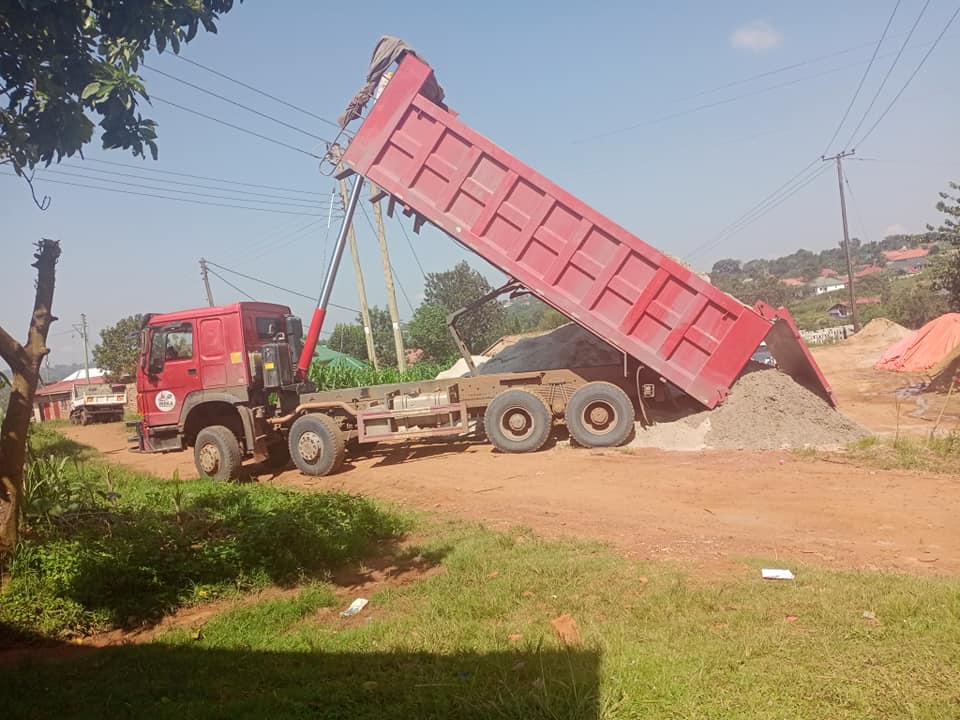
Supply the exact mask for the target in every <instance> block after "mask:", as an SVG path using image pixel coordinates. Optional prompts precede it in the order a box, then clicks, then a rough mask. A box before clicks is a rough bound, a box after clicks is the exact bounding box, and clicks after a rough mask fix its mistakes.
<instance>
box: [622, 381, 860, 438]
mask: <svg viewBox="0 0 960 720" xmlns="http://www.w3.org/2000/svg"><path fill="white" fill-rule="evenodd" d="M867 435H869V432H868V431H867V430H866V429H864V428H863V427H861V426H860V425H858V424H857V423H855V422H854V421H853V420H851V419H850V418H848V417H846V416H845V415H844V414H843V413H841V412H838V411H837V410H835V409H833V408H832V407H830V406H829V405H828V404H827V403H826V402H824V401H823V400H822V399H821V398H820V397H819V396H817V395H815V394H814V393H812V392H810V391H809V390H807V389H806V388H805V387H803V386H802V385H800V384H798V383H797V382H795V381H794V380H793V378H791V377H790V376H789V375H786V374H784V373H782V372H780V371H779V370H775V369H771V368H763V367H762V366H758V365H755V364H751V365H749V366H748V367H747V369H746V370H745V371H744V372H743V374H741V376H740V378H739V379H738V380H737V382H736V383H735V384H734V386H733V387H732V388H731V390H730V394H729V395H728V396H727V398H726V400H724V402H723V404H721V405H720V406H718V407H717V408H715V409H713V410H703V411H700V412H695V413H692V414H690V415H686V416H685V417H681V418H679V419H674V420H672V421H665V422H658V423H656V424H655V425H653V426H652V427H649V428H644V427H640V426H638V427H637V436H636V439H635V440H634V441H633V443H632V444H633V445H634V446H636V447H657V448H661V449H664V450H702V449H705V448H715V449H732V450H779V449H783V448H803V447H815V448H821V449H832V448H840V447H844V446H846V445H847V444H849V443H851V442H853V441H854V440H858V439H859V438H862V437H865V436H867Z"/></svg>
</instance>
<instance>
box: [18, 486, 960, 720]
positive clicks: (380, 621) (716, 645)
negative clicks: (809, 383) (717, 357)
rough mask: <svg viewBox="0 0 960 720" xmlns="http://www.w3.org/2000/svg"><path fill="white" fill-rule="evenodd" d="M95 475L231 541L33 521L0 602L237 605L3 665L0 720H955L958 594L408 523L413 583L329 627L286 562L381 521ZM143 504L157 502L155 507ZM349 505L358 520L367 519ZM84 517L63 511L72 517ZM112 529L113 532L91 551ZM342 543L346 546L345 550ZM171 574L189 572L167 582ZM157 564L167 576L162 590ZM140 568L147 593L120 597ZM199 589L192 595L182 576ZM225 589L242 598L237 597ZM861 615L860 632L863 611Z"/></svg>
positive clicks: (331, 607)
mask: <svg viewBox="0 0 960 720" xmlns="http://www.w3.org/2000/svg"><path fill="white" fill-rule="evenodd" d="M115 472H116V473H117V475H116V477H114V478H113V479H112V480H111V482H113V483H114V484H115V485H114V486H115V487H116V488H118V492H120V493H121V499H120V500H118V501H117V504H118V505H120V504H123V505H124V507H130V508H132V509H133V510H135V514H136V515H137V516H138V517H139V516H146V517H147V518H148V520H149V523H150V525H149V527H150V528H151V533H153V534H156V533H160V536H161V537H167V538H169V537H171V534H172V537H173V538H174V539H176V537H177V536H176V533H178V532H180V527H181V523H180V521H178V519H177V518H178V513H185V512H189V513H190V515H189V517H188V516H187V515H180V517H181V518H182V519H184V523H183V525H184V526H187V527H190V526H191V524H190V518H199V517H201V516H202V517H203V518H204V522H211V521H212V518H213V517H214V516H213V515H210V514H206V513H211V512H215V513H218V515H217V517H218V518H219V517H222V518H223V519H222V520H221V521H220V523H221V524H222V525H223V526H224V527H230V528H232V530H231V533H230V534H226V535H224V536H223V537H224V539H228V538H229V539H230V540H229V542H226V544H225V545H224V544H221V543H220V542H219V541H218V542H212V543H210V544H209V546H207V545H206V544H205V543H206V537H207V536H204V535H201V536H200V538H201V540H200V543H199V544H200V547H196V544H197V543H194V544H193V545H191V548H192V549H191V551H190V553H188V554H184V555H176V556H175V557H176V562H173V561H168V560H167V559H166V558H165V557H162V556H161V554H159V553H157V552H153V551H150V552H148V551H147V550H144V549H141V546H142V547H143V548H147V549H150V548H155V547H156V546H155V544H154V541H152V540H151V539H150V538H151V537H152V536H153V535H152V534H151V535H149V536H148V535H147V534H146V533H143V534H139V533H133V534H129V535H125V536H123V537H125V540H124V542H123V543H121V544H120V545H119V546H117V545H114V544H111V543H109V542H107V541H106V540H105V537H106V536H105V534H103V533H101V534H100V535H98V536H97V537H98V538H99V542H100V543H102V544H101V545H96V547H97V548H100V549H101V550H102V551H104V552H108V553H110V554H109V555H108V556H103V557H100V556H99V555H97V554H96V553H90V554H85V553H83V552H79V551H76V550H74V549H72V548H71V547H70V546H69V543H70V542H72V541H73V538H74V535H73V534H71V533H72V532H73V531H75V530H76V528H74V529H73V530H71V526H69V525H65V524H64V523H65V521H64V519H62V518H57V517H53V518H52V519H50V520H44V521H43V522H51V523H53V524H54V526H55V528H56V532H55V533H54V532H53V531H52V530H50V531H44V532H50V533H53V535H52V536H49V537H48V536H42V537H41V536H39V535H38V536H37V537H34V538H31V540H30V541H29V542H30V544H31V545H32V546H33V547H35V549H36V551H37V552H42V553H44V560H43V562H42V563H40V565H39V566H38V567H39V568H40V570H41V571H42V572H38V571H36V570H32V569H31V570H30V571H29V572H27V573H25V575H24V574H20V573H15V575H14V584H13V585H10V586H8V588H7V590H6V592H5V594H4V595H3V596H0V597H2V605H0V607H8V601H7V597H8V595H10V594H11V593H14V594H15V595H18V596H19V597H21V598H24V599H25V600H32V602H33V603H35V604H34V605H33V606H32V607H34V608H37V607H46V606H47V605H48V604H49V605H50V606H52V607H55V603H56V602H57V601H59V600H63V601H71V602H76V601H77V597H78V595H77V594H76V592H77V588H85V595H84V597H86V598H87V604H82V603H80V604H79V607H80V608H81V609H82V610H83V611H84V612H88V611H90V610H91V608H96V607H101V606H103V607H106V608H113V609H116V605H117V602H118V598H121V597H127V598H132V597H140V598H146V599H151V600H150V602H147V601H146V600H141V601H139V602H136V603H135V604H134V605H135V607H137V608H144V609H145V608H149V609H150V610H151V611H152V610H153V609H158V610H159V611H161V612H162V611H166V610H169V609H171V608H172V607H176V606H178V605H182V604H184V603H187V604H189V603H192V602H197V601H199V600H200V598H198V593H197V592H195V591H194V590H192V588H194V587H204V588H211V589H214V590H215V591H216V592H233V593H234V594H235V595H236V597H237V602H235V603H232V604H230V603H228V604H227V606H226V607H225V609H224V610H223V611H222V612H220V613H219V614H218V615H215V616H213V617H211V618H209V619H207V620H206V621H205V622H204V623H203V624H202V626H199V625H194V624H188V625H186V626H183V627H181V628H179V629H175V630H172V631H169V632H167V633H166V634H164V635H161V636H160V637H159V638H158V639H157V640H156V641H154V642H152V643H149V644H143V645H131V646H124V647H119V648H111V649H105V650H95V649H84V648H83V647H78V646H75V645H72V644H67V643H65V644H64V645H63V650H62V655H63V656H62V657H61V658H60V659H58V660H56V661H49V660H47V661H40V660H35V661H27V662H25V663H22V664H19V665H17V666H16V667H14V668H11V669H7V671H6V672H5V673H3V674H2V675H0V697H4V698H5V705H4V710H5V712H6V714H7V715H8V716H11V717H92V718H98V719H99V718H102V717H110V718H114V717H130V718H139V717H156V718H174V719H176V720H181V719H183V718H264V717H303V718H350V719H351V720H353V719H356V720H361V719H364V718H448V717H457V718H523V719H527V718H604V719H608V718H609V719H615V718H616V719H619V718H677V719H678V720H679V719H681V718H683V719H687V718H734V719H736V718H762V719H773V718H784V719H786V718H790V719H793V718H797V719H800V720H805V719H811V720H812V719H813V718H818V719H819V718H831V719H834V718H837V719H848V718H888V717H890V718H892V717H909V718H917V719H926V718H929V719H930V720H933V719H937V720H939V719H940V718H947V717H957V716H958V715H960V581H958V580H957V579H931V578H918V577H910V576H899V575H891V574H881V573H862V572H839V571H831V570H825V569H822V568H818V567H815V566H810V565H805V564H799V565H798V564H796V563H792V564H790V565H789V566H790V567H792V569H793V570H794V571H795V572H796V575H797V579H796V580H795V581H792V582H770V581H762V580H761V579H760V577H759V568H760V567H763V566H768V565H771V564H772V565H774V566H782V565H783V564H784V561H783V560H782V559H780V560H774V559H767V560H765V561H764V560H762V559H752V560H744V561H743V564H742V566H741V567H740V568H739V569H734V570H728V571H725V572H726V574H725V575H724V576H722V577H720V576H718V575H716V574H715V573H716V571H714V574H713V575H709V576H707V577H703V578H701V577H698V575H697V573H696V572H689V571H684V570H681V569H679V568H676V567H672V566H668V565H665V564H658V563H635V562H632V561H628V560H625V559H623V558H622V557H621V556H620V555H619V554H618V553H616V552H614V551H612V550H611V549H610V548H608V547H605V546H602V545H598V544H591V543H583V542H573V541H560V542H558V541H546V540H544V539H541V538H538V537H536V536H535V535H534V534H533V533H531V532H530V531H528V530H525V529H522V528H518V529H514V530H512V531H510V532H507V533H495V532H491V531H488V530H486V529H484V528H483V527H482V526H479V525H468V524H465V523H460V522H443V521H441V520H436V521H429V520H421V521H420V522H419V527H418V545H417V546H416V547H407V548H404V549H403V551H402V555H401V556H400V557H399V558H395V560H394V562H395V563H396V564H399V565H404V564H406V565H408V566H410V567H419V568H421V569H424V570H429V572H428V573H423V574H422V575H421V576H419V578H418V579H417V580H416V581H413V582H407V583H406V584H397V585H390V584H389V583H388V584H387V586H386V587H383V588H382V589H380V590H379V591H376V592H373V593H365V596H366V597H368V598H369V599H370V601H371V602H370V605H369V606H368V607H367V608H366V609H365V610H364V611H363V612H362V613H361V614H360V615H358V616H356V617H354V618H350V619H341V618H340V617H339V615H338V611H339V610H340V609H342V608H343V607H344V606H345V605H347V604H348V603H349V601H350V600H352V599H353V597H354V596H355V593H351V594H349V595H348V594H346V593H344V592H339V591H338V589H337V587H336V586H335V585H332V584H330V582H328V581H326V580H324V577H323V573H322V572H319V573H313V574H312V575H307V576H304V575H303V573H302V572H301V571H300V570H298V569H297V568H298V567H299V568H302V569H304V570H308V569H309V568H311V567H315V565H314V563H312V562H311V560H315V559H316V558H317V554H318V553H320V554H321V555H322V556H323V562H322V563H321V565H322V566H324V567H329V566H330V565H331V564H332V563H336V562H342V561H343V560H344V559H346V558H348V557H355V556H357V555H358V554H360V553H361V552H362V549H363V548H369V540H370V539H371V538H372V537H378V536H386V537H395V536H396V534H397V532H399V530H400V528H401V527H405V525H404V524H403V523H402V521H400V520H398V519H396V518H395V517H393V516H385V515H382V514H381V515H376V516H374V517H376V518H378V519H376V520H369V523H368V522H357V520H356V518H357V517H358V516H357V515H356V514H351V513H350V512H348V513H347V514H346V516H345V517H346V518H353V519H352V520H346V521H345V524H342V523H340V522H337V523H334V527H333V530H332V533H331V532H329V530H330V528H328V527H327V526H325V525H324V526H323V527H321V528H320V529H319V530H318V529H317V527H318V526H317V523H316V516H314V515H313V514H312V511H311V508H313V507H314V506H312V505H310V504H309V503H308V504H307V505H305V506H304V505H301V504H300V503H299V502H298V501H297V500H296V499H295V498H294V497H291V496H293V495H294V494H293V493H282V492H278V491H274V490H271V488H259V489H258V488H256V487H235V486H225V485H212V484H200V483H198V484H187V483H181V484H180V485H179V487H180V488H181V490H180V492H181V493H182V494H181V496H180V497H181V499H180V500H177V499H176V498H177V495H176V493H177V492H178V491H177V487H178V486H177V484H176V483H171V482H169V481H168V482H166V483H164V482H163V481H159V480H153V481H150V482H148V479H146V478H142V477H137V476H134V477H127V476H126V475H123V474H122V473H121V471H119V470H116V471H115ZM184 488H186V489H187V490H186V491H184V490H183V489H184ZM161 491H162V492H163V493H167V494H163V495H156V494H155V493H157V492H161ZM260 493H264V494H263V495H261V494H260ZM187 496H189V498H188V499H185V498H187ZM298 497H301V498H311V497H320V498H326V500H325V501H324V502H325V503H329V502H332V500H331V498H341V499H340V500H339V501H338V502H343V501H345V498H342V496H325V495H317V496H313V495H301V496H298ZM241 498H246V500H243V499H241ZM178 502H179V503H180V505H179V507H181V510H179V511H178V510H177V507H178V505H177V503H178ZM353 502H360V501H356V500H355V499H354V500H353ZM321 507H323V508H325V509H326V510H329V507H330V506H329V505H327V504H324V505H322V506H321ZM334 507H339V505H337V504H336V503H335V504H334ZM347 507H355V506H353V505H348V506H347ZM371 507H372V506H371ZM185 508H189V511H187V510H185ZM368 512H371V511H370V510H364V511H362V512H360V516H362V517H368V518H369V517H371V516H369V515H364V513H368ZM245 513H249V514H248V515H246V514H245ZM82 517H83V515H82V511H77V514H76V522H78V523H79V522H80V519H81V518H82ZM241 518H242V519H241ZM311 518H313V520H311ZM84 522H86V521H84ZM131 522H132V520H131ZM164 524H165V525H166V528H167V529H166V530H163V529H162V528H163V526H164ZM201 527H203V526H201ZM358 527H365V528H366V530H364V531H362V532H361V531H358V530H356V528H358ZM122 528H123V523H119V522H118V523H116V525H115V526H114V529H113V534H114V535H115V536H116V535H117V534H118V533H119V530H121V529H122ZM190 532H191V537H192V538H194V539H196V538H197V535H196V534H195V533H193V531H190ZM247 533H249V536H248V535H247ZM119 534H121V535H122V533H119ZM84 537H85V536H84ZM355 537H359V538H361V539H362V542H359V541H358V542H357V543H355V544H354V543H353V542H352V541H350V540H349V538H355ZM332 538H336V540H334V539H332ZM58 543H59V544H58ZM81 547H88V548H89V547H93V545H90V544H89V543H88V544H83V543H81ZM177 547H178V545H177V543H175V542H174V543H173V544H172V545H168V546H165V549H164V552H169V551H170V549H171V548H172V549H173V552H181V551H179V550H177ZM218 547H219V548H221V550H223V552H221V551H215V548H218ZM244 548H245V549H244ZM41 549H42V550H41ZM99 551H100V550H98V552H99ZM395 551H396V550H395V549H394V552H395ZM77 558H79V559H80V560H81V562H79V563H78V562H77ZM219 558H226V561H225V564H224V565H222V566H221V565H218V564H217V562H211V559H213V560H217V559H219ZM369 562H370V564H371V565H372V564H373V563H372V561H369ZM184 563H186V567H187V568H188V570H185V569H183V568H181V567H180V566H181V565H182V564H184ZM171 567H176V568H177V571H176V572H173V573H172V574H168V572H169V570H170V568H171ZM144 569H148V570H149V571H150V573H152V575H151V578H156V579H159V580H160V581H162V582H161V585H156V584H153V583H151V582H142V577H141V574H140V573H141V571H143V570H144ZM361 570H363V568H362V567H361ZM21 573H22V571H21ZM204 573H206V577H207V580H206V581H203V582H200V578H201V577H203V576H204ZM24 577H26V578H34V579H35V580H37V581H38V582H39V581H43V582H42V583H41V584H42V586H43V587H54V586H55V585H56V582H59V580H58V578H61V577H62V578H69V579H70V585H69V587H67V588H60V589H59V591H58V592H55V593H54V592H49V591H45V592H40V593H36V594H34V595H29V594H24V593H23V591H22V590H17V589H15V588H16V587H17V586H16V583H17V582H18V581H19V582H23V581H24V580H23V578H24ZM18 578H19V579H18ZM238 578H240V579H241V580H244V581H243V582H240V583H239V584H237V582H236V581H237V579H238ZM245 578H253V579H254V581H253V582H246V581H245ZM131 579H133V580H136V582H129V581H130V580H131ZM184 579H189V580H190V581H191V582H195V583H197V584H196V585H190V584H184V583H183V582H182V580H184ZM55 581H56V582H55ZM276 583H280V584H289V585H290V588H289V589H288V590H286V591H284V592H282V593H272V594H271V593H268V594H266V595H264V596H263V597H262V598H259V596H257V595H256V594H249V595H243V596H242V595H241V594H240V593H239V592H237V591H236V589H235V588H238V587H239V588H240V589H241V590H243V589H248V588H256V587H264V586H266V585H268V584H276ZM161 586H162V587H168V588H177V591H176V592H171V593H169V594H166V595H164V594H162V593H161V594H160V596H159V597H161V599H164V602H161V603H159V604H158V603H156V602H155V599H156V598H157V597H158V595H157V593H156V591H155V589H156V588H157V587H161ZM97 603H99V605H98V604H97ZM25 607H26V606H25ZM55 609H56V608H55ZM865 611H869V612H871V613H874V614H875V616H876V620H871V619H867V618H865V617H864V612H865ZM57 612H58V613H59V612H60V611H59V610H58V611H57ZM562 613H570V614H572V615H573V617H574V618H575V619H576V621H577V623H578V625H579V629H580V633H581V636H582V642H581V643H579V644H576V645H573V646H570V647H565V646H564V645H563V644H562V643H561V642H560V641H559V639H558V638H557V637H556V635H555V633H554V631H553V629H552V627H551V625H550V621H551V620H552V619H553V618H556V617H557V616H559V615H561V614H562ZM55 614H56V613H55ZM121 614H122V613H121ZM57 616H58V617H59V615H57ZM108 617H109V613H108ZM4 622H5V623H9V622H10V621H9V618H6V619H4ZM30 627H32V628H33V630H34V631H38V630H42V629H43V628H42V627H41V626H39V625H37V624H34V625H32V626H30V625H19V626H17V628H18V629H19V630H20V631H21V633H22V634H23V633H25V632H26V630H27V629H28V628H30ZM516 635H519V637H516ZM511 636H513V637H511Z"/></svg>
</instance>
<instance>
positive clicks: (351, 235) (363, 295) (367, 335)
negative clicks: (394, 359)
mask: <svg viewBox="0 0 960 720" xmlns="http://www.w3.org/2000/svg"><path fill="white" fill-rule="evenodd" d="M330 153H331V155H332V156H333V157H334V159H335V160H336V161H337V171H338V172H339V171H340V170H343V165H341V164H340V147H339V146H337V145H334V146H333V147H332V148H331V149H330ZM339 182H340V197H341V198H343V206H344V207H347V203H348V202H349V193H348V192H347V181H346V180H343V179H341V180H340V181H339ZM347 239H348V241H349V243H350V254H351V255H352V256H353V273H354V275H356V277H357V294H358V295H359V296H360V320H361V322H362V323H363V337H364V339H365V340H366V341H367V357H368V358H370V363H371V364H372V365H373V369H374V370H379V369H380V364H379V363H378V362H377V351H376V349H375V348H374V346H373V330H372V328H371V327H370V308H368V307H367V288H366V285H364V283H363V270H362V269H361V268H360V249H359V248H358V247H357V234H356V233H355V232H354V231H353V223H352V222H351V223H350V228H349V230H348V233H347Z"/></svg>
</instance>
